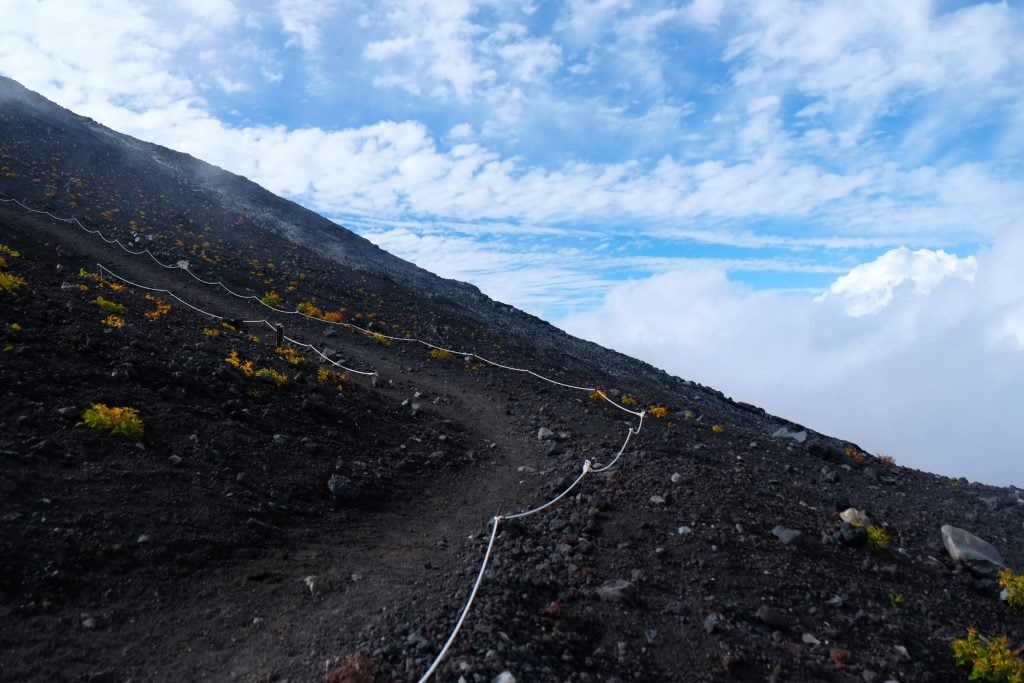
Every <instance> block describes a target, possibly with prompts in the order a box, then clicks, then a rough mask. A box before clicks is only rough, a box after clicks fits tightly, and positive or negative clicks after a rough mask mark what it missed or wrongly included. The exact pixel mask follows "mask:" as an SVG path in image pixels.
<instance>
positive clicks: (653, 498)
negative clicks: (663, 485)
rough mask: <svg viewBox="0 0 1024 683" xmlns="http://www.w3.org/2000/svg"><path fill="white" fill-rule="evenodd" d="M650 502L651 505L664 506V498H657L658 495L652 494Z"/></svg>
mask: <svg viewBox="0 0 1024 683" xmlns="http://www.w3.org/2000/svg"><path fill="white" fill-rule="evenodd" d="M650 500H651V505H664V504H665V496H659V495H658V494H654V495H653V496H651V498H650Z"/></svg>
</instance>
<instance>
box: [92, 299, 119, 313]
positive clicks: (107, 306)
mask: <svg viewBox="0 0 1024 683" xmlns="http://www.w3.org/2000/svg"><path fill="white" fill-rule="evenodd" d="M92 303H94V304H96V305H97V306H99V307H100V309H101V310H104V311H106V312H107V313H113V314H114V315H121V314H122V313H124V312H125V307H124V305H122V304H119V303H117V302H116V301H111V300H110V299H104V298H103V297H102V296H98V297H96V298H95V299H93V300H92Z"/></svg>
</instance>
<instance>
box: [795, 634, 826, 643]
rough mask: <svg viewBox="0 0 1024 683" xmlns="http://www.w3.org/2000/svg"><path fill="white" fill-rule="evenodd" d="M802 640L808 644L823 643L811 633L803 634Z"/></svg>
mask: <svg viewBox="0 0 1024 683" xmlns="http://www.w3.org/2000/svg"><path fill="white" fill-rule="evenodd" d="M800 640H802V641H803V642H804V643H805V644H806V645H821V641H820V640H818V639H817V638H815V637H814V636H813V635H812V634H810V633H805V634H803V636H801V637H800Z"/></svg>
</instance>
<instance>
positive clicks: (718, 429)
mask: <svg viewBox="0 0 1024 683" xmlns="http://www.w3.org/2000/svg"><path fill="white" fill-rule="evenodd" d="M711 431H713V432H714V433H715V434H721V433H722V432H724V431H725V427H723V426H722V425H711Z"/></svg>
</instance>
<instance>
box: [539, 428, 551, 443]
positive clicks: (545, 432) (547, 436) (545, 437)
mask: <svg viewBox="0 0 1024 683" xmlns="http://www.w3.org/2000/svg"><path fill="white" fill-rule="evenodd" d="M537 438H538V439H539V440H541V441H553V440H554V438H555V433H554V432H553V431H551V430H550V429H548V428H547V427H541V428H540V429H538V430H537Z"/></svg>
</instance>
